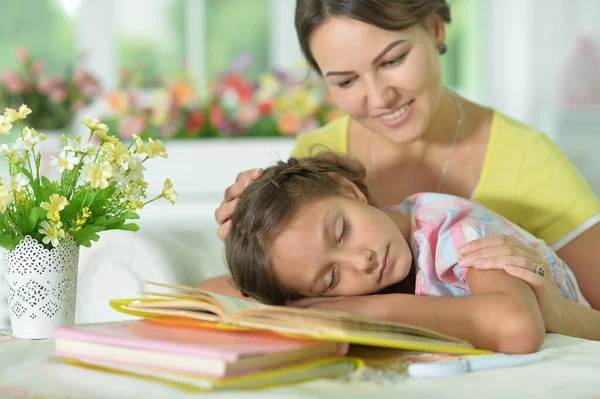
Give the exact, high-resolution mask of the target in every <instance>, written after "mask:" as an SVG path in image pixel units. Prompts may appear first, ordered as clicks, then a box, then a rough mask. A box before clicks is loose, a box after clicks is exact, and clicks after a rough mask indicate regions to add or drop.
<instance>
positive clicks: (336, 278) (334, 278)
mask: <svg viewBox="0 0 600 399" xmlns="http://www.w3.org/2000/svg"><path fill="white" fill-rule="evenodd" d="M338 281H339V276H338V270H337V268H336V267H334V268H333V270H331V281H330V282H329V285H328V286H327V291H331V290H332V289H334V288H335V286H336V285H337V283H338Z"/></svg>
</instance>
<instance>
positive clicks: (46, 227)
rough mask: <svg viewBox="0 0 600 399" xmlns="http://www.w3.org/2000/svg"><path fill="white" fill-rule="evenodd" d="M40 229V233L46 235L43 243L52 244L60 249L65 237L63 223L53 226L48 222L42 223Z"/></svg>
mask: <svg viewBox="0 0 600 399" xmlns="http://www.w3.org/2000/svg"><path fill="white" fill-rule="evenodd" d="M40 227H41V228H40V229H38V231H39V232H40V233H42V234H43V235H44V238H42V242H43V243H44V244H48V243H50V242H51V243H52V246H53V247H58V244H59V240H60V239H61V238H62V237H63V236H64V231H62V230H61V228H62V223H57V224H55V225H51V224H50V223H48V222H47V221H45V220H44V221H43V222H41V223H40Z"/></svg>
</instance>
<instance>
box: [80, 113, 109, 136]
mask: <svg viewBox="0 0 600 399" xmlns="http://www.w3.org/2000/svg"><path fill="white" fill-rule="evenodd" d="M81 123H83V125H84V126H85V127H87V128H88V129H90V130H91V131H92V132H97V131H100V132H102V133H104V134H106V133H108V126H106V125H105V124H104V123H100V121H99V120H98V119H94V118H90V117H87V118H83V120H82V121H81Z"/></svg>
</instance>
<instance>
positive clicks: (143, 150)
mask: <svg viewBox="0 0 600 399" xmlns="http://www.w3.org/2000/svg"><path fill="white" fill-rule="evenodd" d="M132 137H133V139H134V140H135V148H136V152H137V153H138V154H146V155H148V156H150V154H151V153H152V152H151V151H150V149H149V148H148V147H146V146H145V145H144V140H142V138H141V137H140V136H138V135H137V134H134V135H133V136H132Z"/></svg>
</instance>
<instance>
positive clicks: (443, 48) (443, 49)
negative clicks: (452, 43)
mask: <svg viewBox="0 0 600 399" xmlns="http://www.w3.org/2000/svg"><path fill="white" fill-rule="evenodd" d="M438 51H439V52H440V54H442V55H444V54H446V52H447V51H448V45H446V43H442V44H440V47H438Z"/></svg>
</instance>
